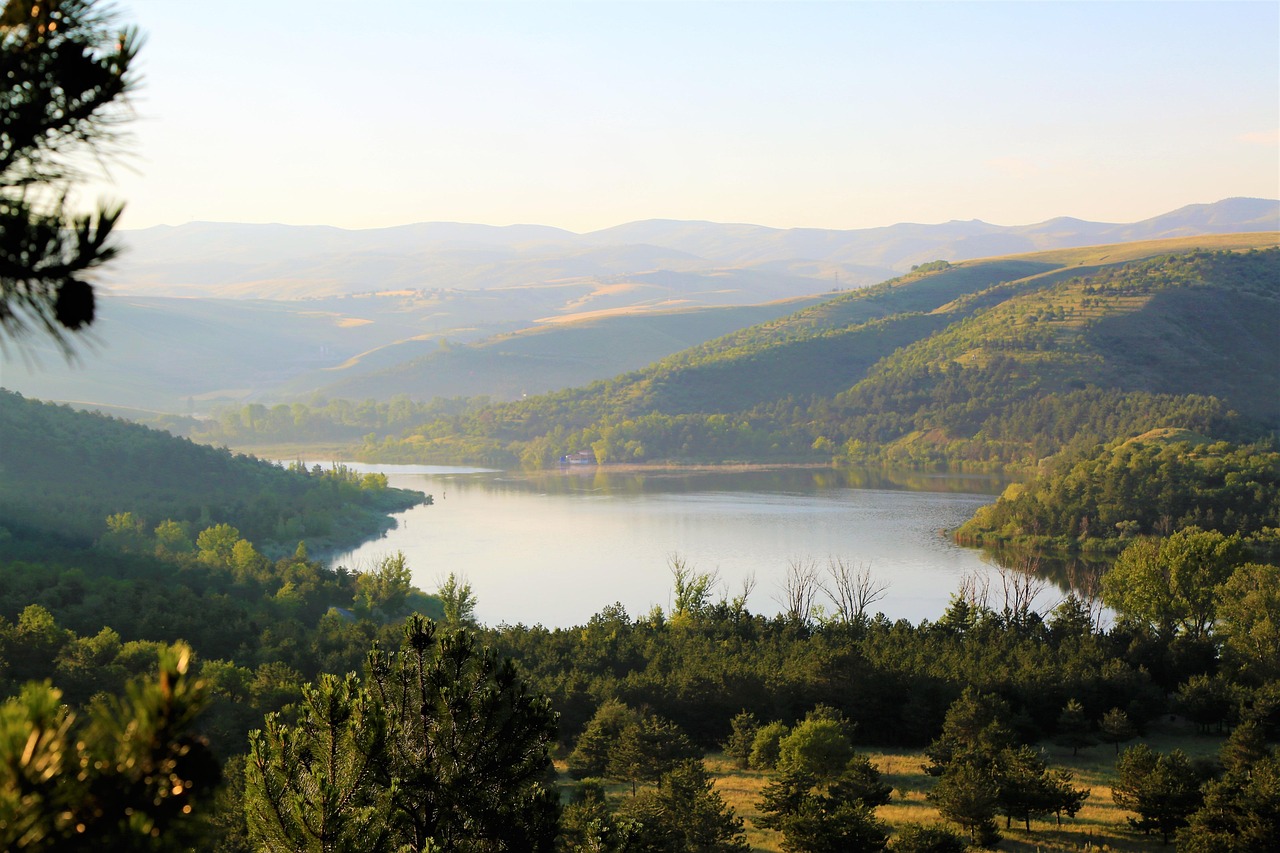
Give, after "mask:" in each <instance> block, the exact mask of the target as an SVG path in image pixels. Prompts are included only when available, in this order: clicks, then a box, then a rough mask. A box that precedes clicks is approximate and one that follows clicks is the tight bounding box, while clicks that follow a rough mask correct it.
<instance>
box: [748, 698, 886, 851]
mask: <svg viewBox="0 0 1280 853" xmlns="http://www.w3.org/2000/svg"><path fill="white" fill-rule="evenodd" d="M808 722H827V721H808ZM803 725H804V724H803V723H802V724H801V726H797V727H796V730H797V731H799V730H800V729H801V727H802V726H803ZM892 790H893V789H892V788H891V787H890V786H889V785H887V784H885V783H884V782H883V781H882V779H881V777H880V771H879V770H877V769H876V768H875V766H874V765H873V764H872V763H871V762H870V761H869V760H868V759H867V758H866V756H863V755H853V756H852V757H850V758H849V759H848V760H847V762H846V764H845V766H844V768H843V770H842V771H841V772H839V773H838V774H828V775H827V776H824V777H819V776H815V775H814V774H813V773H810V772H806V771H805V770H804V769H803V768H802V767H800V766H798V764H797V763H793V765H792V766H791V767H790V768H788V769H786V770H783V771H782V773H781V774H780V775H779V777H778V779H777V780H775V781H774V782H771V783H770V784H768V785H766V786H765V788H764V790H763V791H762V792H761V801H760V804H759V807H760V811H761V813H762V817H761V818H760V819H759V821H758V823H759V824H760V826H763V827H766V828H771V829H777V830H779V831H780V832H782V835H783V845H782V846H783V849H784V850H789V851H833V853H834V851H850V853H854V852H855V851H876V850H882V849H884V845H885V841H886V839H887V838H888V828H887V827H886V826H885V824H884V823H882V822H881V821H880V820H879V819H877V818H876V817H875V809H876V807H878V806H882V805H884V804H885V803H887V802H889V797H890V794H891V793H892Z"/></svg>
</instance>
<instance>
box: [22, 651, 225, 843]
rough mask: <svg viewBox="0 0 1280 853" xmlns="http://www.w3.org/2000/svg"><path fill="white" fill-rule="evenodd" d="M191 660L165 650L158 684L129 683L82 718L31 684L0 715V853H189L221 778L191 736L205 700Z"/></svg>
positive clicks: (56, 694) (45, 687)
mask: <svg viewBox="0 0 1280 853" xmlns="http://www.w3.org/2000/svg"><path fill="white" fill-rule="evenodd" d="M190 661H191V650H190V649H189V648H187V647H186V646H184V645H182V644H178V645H175V646H173V647H172V648H169V649H166V650H164V651H163V652H162V653H161V655H160V660H159V671H158V674H157V675H156V676H155V677H152V678H142V679H136V680H134V681H132V682H130V683H129V685H128V686H127V688H126V691H125V695H124V696H122V697H108V698H104V699H103V700H102V701H99V702H96V703H95V704H94V705H93V706H92V707H91V708H90V710H89V711H88V713H87V715H86V716H87V717H88V724H87V725H86V726H84V727H83V728H79V727H77V725H76V723H77V720H76V715H75V714H73V713H72V712H71V711H70V710H69V709H68V708H67V706H66V705H64V704H62V701H61V699H62V696H61V692H60V691H58V690H56V689H55V688H53V687H51V686H50V685H49V684H48V683H47V682H46V683H44V684H37V683H31V684H28V685H27V686H26V687H25V688H23V690H22V692H21V694H19V695H18V696H17V697H15V698H13V699H10V700H8V701H7V702H5V703H4V704H3V705H0V848H2V849H4V850H95V849H96V850H136V849H148V850H186V849H192V848H193V846H194V845H195V843H196V841H197V839H198V838H199V830H200V827H199V811H198V807H200V806H201V805H202V804H203V803H204V802H206V801H207V799H208V798H209V796H210V795H211V794H212V793H213V791H214V788H215V787H216V785H217V783H218V780H219V776H220V772H219V767H218V763H217V761H216V760H215V759H214V757H213V754H212V752H211V751H210V750H209V747H208V744H207V743H206V742H205V741H204V740H203V739H202V738H200V737H198V736H196V735H194V734H193V733H192V732H193V729H194V724H195V719H196V717H197V715H198V714H199V713H200V711H201V710H202V709H203V708H204V707H205V704H206V702H207V695H206V690H205V687H204V685H203V683H201V682H200V681H198V680H195V679H193V678H192V677H191V676H190V675H189V673H188V670H189V666H190Z"/></svg>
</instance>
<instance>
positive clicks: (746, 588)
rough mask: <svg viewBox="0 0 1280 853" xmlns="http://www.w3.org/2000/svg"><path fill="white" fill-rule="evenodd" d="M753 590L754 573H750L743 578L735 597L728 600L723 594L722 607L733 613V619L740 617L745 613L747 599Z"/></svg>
mask: <svg viewBox="0 0 1280 853" xmlns="http://www.w3.org/2000/svg"><path fill="white" fill-rule="evenodd" d="M726 587H727V584H726ZM755 588H756V573H755V572H751V573H750V574H748V575H745V576H743V578H742V588H741V591H740V592H739V593H738V594H737V595H735V596H734V597H733V598H732V599H730V598H729V597H728V593H726V594H725V598H724V601H723V603H724V605H725V606H726V607H728V608H729V609H730V610H732V611H733V615H734V616H735V617H737V616H742V615H743V614H744V613H746V612H747V599H748V598H750V597H751V593H753V592H755Z"/></svg>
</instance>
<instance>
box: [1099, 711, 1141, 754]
mask: <svg viewBox="0 0 1280 853" xmlns="http://www.w3.org/2000/svg"><path fill="white" fill-rule="evenodd" d="M1098 733H1099V735H1100V736H1101V737H1102V741H1103V743H1111V744H1115V747H1116V755H1119V754H1120V744H1122V743H1124V742H1125V741H1128V740H1133V739H1134V738H1135V737H1137V736H1138V732H1137V729H1135V728H1134V725H1133V723H1132V722H1130V721H1129V715H1128V714H1126V713H1125V712H1124V711H1122V710H1120V709H1119V708H1112V709H1111V710H1110V711H1107V713H1105V714H1104V715H1103V716H1102V720H1101V721H1100V722H1099V723H1098Z"/></svg>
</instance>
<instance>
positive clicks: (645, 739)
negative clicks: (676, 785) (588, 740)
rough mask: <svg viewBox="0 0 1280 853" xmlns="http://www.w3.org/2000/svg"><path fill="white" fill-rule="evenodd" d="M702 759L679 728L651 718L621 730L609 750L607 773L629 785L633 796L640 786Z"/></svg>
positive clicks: (648, 717)
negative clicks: (686, 762)
mask: <svg viewBox="0 0 1280 853" xmlns="http://www.w3.org/2000/svg"><path fill="white" fill-rule="evenodd" d="M699 758H701V752H700V750H699V749H698V748H697V747H696V746H694V744H693V741H691V740H689V737H688V735H686V734H685V733H684V732H683V731H681V730H680V727H679V726H677V725H676V724H675V723H673V722H671V721H670V720H665V719H663V718H662V717H658V716H655V715H652V714H649V715H645V716H644V717H643V718H642V719H641V720H640V721H639V722H636V723H632V724H631V725H629V726H627V727H626V728H624V729H623V730H622V733H621V734H620V735H619V736H618V740H617V742H616V743H615V744H614V745H613V747H612V748H611V749H610V750H609V766H608V769H607V771H606V772H607V773H608V775H609V776H610V777H612V778H614V779H621V780H623V781H626V782H630V783H631V793H632V794H633V795H634V794H635V793H636V785H637V784H638V783H640V782H654V783H660V782H661V781H662V778H663V776H664V775H666V774H667V773H670V772H671V770H672V769H673V768H675V767H676V766H677V765H678V764H680V763H681V762H684V761H689V760H693V759H699Z"/></svg>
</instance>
